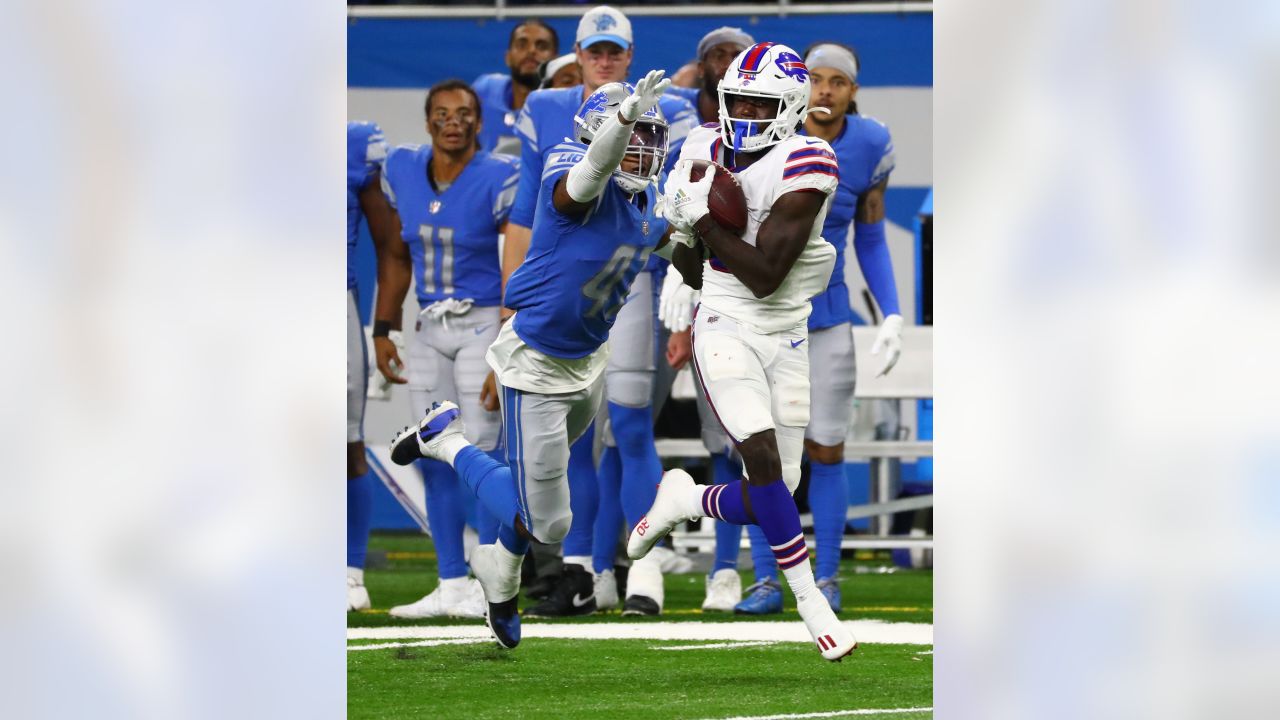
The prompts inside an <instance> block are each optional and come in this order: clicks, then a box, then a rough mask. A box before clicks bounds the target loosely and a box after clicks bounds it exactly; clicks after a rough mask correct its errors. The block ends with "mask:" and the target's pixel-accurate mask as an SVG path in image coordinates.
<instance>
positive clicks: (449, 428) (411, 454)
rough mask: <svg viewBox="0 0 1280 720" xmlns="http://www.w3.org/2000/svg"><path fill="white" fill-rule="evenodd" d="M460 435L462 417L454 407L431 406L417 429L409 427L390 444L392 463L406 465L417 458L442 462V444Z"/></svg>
mask: <svg viewBox="0 0 1280 720" xmlns="http://www.w3.org/2000/svg"><path fill="white" fill-rule="evenodd" d="M461 434H462V415H461V411H460V410H458V405H457V403H452V402H449V401H448V400H445V401H443V402H433V403H431V407H429V408H427V414H426V415H425V416H423V418H422V420H421V421H420V422H419V423H418V424H417V426H416V427H415V426H412V425H411V426H409V427H407V428H405V429H404V430H402V431H400V434H399V435H397V436H396V438H395V439H394V440H392V441H391V460H392V462H394V463H395V464H397V465H408V464H409V463H412V462H413V461H414V460H417V459H418V458H433V459H436V460H443V459H444V458H443V457H442V456H441V448H442V445H443V443H444V440H445V439H446V438H448V437H451V436H454V435H461Z"/></svg>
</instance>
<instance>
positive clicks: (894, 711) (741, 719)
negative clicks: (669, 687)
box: [722, 707, 933, 720]
mask: <svg viewBox="0 0 1280 720" xmlns="http://www.w3.org/2000/svg"><path fill="white" fill-rule="evenodd" d="M922 712H933V708H932V707H917V708H864V709H861V710H832V711H830V712H813V713H797V714H794V715H742V716H738V717H731V718H723V719H722V720H800V718H831V717H850V716H852V715H902V714H904V713H922Z"/></svg>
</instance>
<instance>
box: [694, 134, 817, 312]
mask: <svg viewBox="0 0 1280 720" xmlns="http://www.w3.org/2000/svg"><path fill="white" fill-rule="evenodd" d="M724 155H725V153H724V151H723V143H722V142H721V140H720V126H719V125H703V126H702V127H699V128H698V129H696V130H694V131H693V132H690V133H689V137H688V139H686V140H685V143H684V147H683V148H681V150H680V159H681V160H685V159H693V160H711V161H713V162H717V163H719V164H721V165H725V162H724V158H723V156H724ZM730 169H732V168H730ZM734 174H735V175H736V176H737V178H738V183H739V184H741V185H742V190H743V192H744V193H745V194H746V197H747V232H746V233H745V234H744V235H743V236H742V239H743V240H744V241H746V242H747V243H750V244H751V245H755V244H756V233H758V232H759V231H760V225H761V224H762V223H763V222H764V221H765V218H767V217H769V212H770V211H771V210H772V209H773V203H774V201H776V200H777V199H778V198H779V197H781V196H782V195H783V194H784V193H789V192H793V191H796V190H816V191H818V192H821V193H824V194H825V195H826V201H825V202H824V203H823V204H822V209H821V210H820V211H818V216H817V217H816V218H814V221H813V228H812V229H811V230H810V231H809V242H808V244H806V245H805V248H804V250H802V251H801V252H800V257H799V258H797V259H796V263H795V265H793V266H792V267H791V272H789V273H787V277H786V279H785V280H783V281H782V285H780V286H779V287H778V289H777V290H776V291H774V293H773V294H772V295H769V296H768V297H765V298H757V297H756V296H755V295H754V294H752V292H751V290H749V289H748V288H747V286H746V285H744V284H742V281H740V280H738V278H736V277H734V275H733V273H731V272H729V269H728V268H726V267H725V266H724V264H723V263H721V262H720V261H719V260H716V259H711V260H708V261H706V262H704V263H703V265H702V304H703V305H705V306H706V307H707V308H708V309H714V310H715V311H717V312H719V313H722V314H724V315H727V316H729V317H731V318H733V319H734V320H737V321H738V322H740V323H745V324H747V325H751V326H754V327H756V328H759V329H760V330H762V331H764V332H780V331H782V330H787V329H790V328H793V327H795V326H796V325H799V324H801V323H803V322H804V321H805V320H806V319H808V317H809V312H810V309H811V308H810V305H809V299H810V298H812V297H813V296H814V295H817V294H818V293H820V292H822V291H823V290H825V289H826V287H827V281H828V280H829V279H830V278H831V269H832V268H833V267H835V262H836V250H835V248H834V247H832V245H831V243H829V242H827V241H826V240H823V239H822V223H823V221H824V220H825V219H826V217H827V211H828V210H829V209H831V198H832V194H833V193H834V192H835V189H836V186H837V185H838V184H839V181H840V174H839V167H838V165H837V163H836V154H835V153H834V152H832V151H831V146H830V145H828V144H827V142H826V141H825V140H823V139H821V138H813V137H807V136H803V135H794V136H792V137H790V138H787V139H786V140H783V141H782V142H780V143H778V144H777V145H774V146H773V147H771V148H769V151H768V152H767V153H766V154H765V155H764V157H762V158H760V159H759V160H756V161H755V162H754V163H752V164H751V165H750V166H749V167H748V168H746V169H745V170H742V171H740V172H735V173H734Z"/></svg>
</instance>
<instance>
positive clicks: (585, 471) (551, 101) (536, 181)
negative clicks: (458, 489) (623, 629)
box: [503, 6, 697, 615]
mask: <svg viewBox="0 0 1280 720" xmlns="http://www.w3.org/2000/svg"><path fill="white" fill-rule="evenodd" d="M574 52H575V54H576V57H577V60H578V64H579V66H580V67H581V70H582V82H583V84H582V86H580V87H579V86H575V87H570V88H564V89H553V90H540V91H538V92H535V93H533V94H531V95H530V96H529V97H528V99H527V101H526V102H525V107H524V109H523V110H522V111H521V112H520V115H519V117H518V118H517V120H516V130H517V132H518V133H519V134H520V137H521V169H520V189H519V191H518V192H517V194H516V204H515V207H514V208H513V209H512V212H511V224H510V226H509V228H508V232H507V236H506V245H505V250H504V258H503V272H504V274H505V275H509V274H510V273H511V272H513V271H514V269H515V268H517V267H519V265H520V263H521V262H522V261H523V259H524V256H525V253H526V252H527V250H528V247H529V231H528V229H527V228H529V227H530V226H531V224H532V222H533V216H534V208H535V207H536V205H537V203H538V192H539V188H540V187H541V182H540V178H541V177H542V168H543V164H544V157H545V154H546V153H547V152H549V151H550V150H551V149H552V148H554V147H555V146H556V145H557V144H559V143H560V142H562V141H563V139H564V138H566V137H573V133H574V129H573V117H574V114H575V113H576V112H577V110H578V107H579V106H580V105H581V104H582V102H583V101H584V100H585V99H586V98H587V97H588V96H590V95H591V94H592V93H594V92H595V91H596V89H597V88H599V87H601V86H602V85H604V84H606V83H611V82H621V81H625V80H626V77H627V73H628V71H629V69H630V66H631V59H632V56H633V54H634V44H633V38H632V33H631V22H630V20H628V19H627V17H626V15H624V14H622V13H621V12H620V11H618V10H616V9H614V8H611V7H608V6H599V7H595V8H592V9H590V10H588V11H587V12H586V13H584V14H583V16H582V18H581V20H580V21H579V22H578V30H577V35H576V41H575V44H574ZM659 107H660V109H661V111H662V114H663V117H664V118H665V119H666V121H667V123H668V142H669V153H670V154H669V155H668V157H672V156H673V155H674V153H676V152H678V150H679V146H680V144H681V143H682V142H683V141H684V138H685V136H686V135H687V134H688V132H689V130H691V129H692V128H694V127H696V126H697V119H696V117H695V113H694V111H693V107H692V105H690V104H689V103H688V102H687V101H685V100H684V99H682V98H679V97H676V96H673V95H664V96H663V97H662V98H661V99H660V100H659ZM656 262H657V261H656V260H655V261H654V264H651V265H650V266H649V267H647V268H646V271H650V270H652V269H653V268H654V267H656ZM639 282H640V288H639V289H637V290H636V291H635V293H634V296H635V297H636V298H643V300H641V301H640V302H642V304H644V305H645V306H646V307H647V308H648V313H649V314H650V315H652V313H653V311H654V305H653V303H654V294H653V285H652V281H651V278H649V277H648V276H647V275H646V279H644V280H641V281H639ZM645 288H648V294H647V295H645V294H644V289H645ZM649 326H650V328H651V329H652V320H650V321H649ZM631 338H636V340H635V342H636V343H643V346H641V347H631V346H628V345H627V343H628V342H630V341H631V340H630V339H631ZM619 341H620V343H621V344H616V343H614V344H612V353H611V356H612V357H613V358H617V359H616V360H615V361H614V368H615V371H616V370H617V369H618V365H617V363H618V362H619V361H621V360H622V359H627V360H630V361H632V363H633V364H639V365H641V366H642V367H640V368H638V369H637V370H636V371H637V372H639V373H641V374H643V373H645V372H647V373H649V374H650V375H651V374H652V372H653V362H654V361H653V359H652V358H654V357H655V356H656V351H655V349H654V343H653V340H652V339H651V336H650V337H648V338H639V337H638V334H637V333H624V334H623V335H621V336H620V337H619ZM642 354H643V357H642V356H641V355H642ZM623 370H624V371H628V370H632V368H630V367H626V368H623ZM614 385H615V387H616V386H617V384H616V383H615V384H614ZM650 386H651V383H650ZM648 403H649V400H648V399H645V400H644V401H643V403H642V405H641V406H639V407H630V408H627V410H624V411H622V412H621V413H620V417H621V416H625V417H623V418H622V422H623V425H624V428H623V430H622V434H623V435H624V436H625V437H626V438H628V439H627V440H626V442H627V446H626V448H625V454H624V449H621V448H620V449H619V450H618V455H619V456H622V457H624V458H626V457H627V456H628V454H629V455H630V456H631V457H634V458H636V460H635V466H634V467H630V466H629V465H628V464H627V463H625V462H624V463H623V464H622V466H621V467H622V468H623V469H624V471H625V472H626V474H624V475H623V476H622V480H621V483H622V484H623V485H624V487H627V488H631V490H634V492H631V490H623V491H621V492H620V493H619V494H620V495H622V496H624V497H625V498H628V499H629V500H630V501H631V502H629V503H628V507H630V508H632V509H633V513H632V514H633V515H634V517H635V518H636V519H638V518H639V515H640V514H642V513H643V512H644V510H645V509H646V508H647V507H648V505H649V504H650V503H651V502H652V496H653V492H654V487H655V486H656V484H657V481H658V478H659V477H660V476H661V466H660V464H659V463H658V458H657V452H656V450H654V449H653V447H652V445H653V442H652V436H653V423H652V411H651V410H650V409H649V408H648ZM644 416H648V418H649V419H648V421H647V424H645V423H646V421H645V420H644V419H643V418H644ZM641 424H645V427H646V428H647V437H648V441H647V444H648V447H647V448H646V447H644V446H643V443H644V441H641V444H639V445H633V444H631V441H630V438H632V437H637V436H640V437H643V436H645V433H646V431H645V430H643V429H640V425H641ZM593 445H594V437H593V436H592V435H590V434H584V435H583V436H582V437H581V438H579V439H578V441H577V443H576V444H575V445H574V447H573V451H572V453H571V460H570V470H569V479H570V483H571V484H572V485H573V487H574V489H575V492H576V493H577V495H578V497H581V498H583V499H584V500H583V502H584V503H585V499H586V498H588V497H589V496H590V494H591V493H592V492H593V490H588V489H587V484H588V483H590V484H591V486H592V487H593V488H595V486H596V485H597V483H598V482H599V481H598V479H597V475H596V469H595V463H594V457H593ZM616 465H617V463H616V461H615V460H614V459H612V458H611V459H610V467H615V466H616ZM609 472H610V470H606V478H605V482H606V483H609V486H608V487H606V488H605V489H604V493H605V495H606V497H609V496H611V495H612V492H611V489H612V483H613V481H611V480H610V476H609V475H608V473H609ZM579 488H581V489H580V490H579ZM594 492H595V493H596V494H598V493H599V492H600V491H599V490H594ZM612 507H613V503H612V502H611V504H610V510H609V513H610V515H609V516H608V517H606V518H605V521H606V522H607V523H608V526H609V527H616V528H618V529H615V530H613V531H612V532H613V534H614V536H613V538H612V539H611V540H610V543H611V545H610V546H611V547H613V546H615V545H616V542H617V539H616V538H617V536H618V535H620V534H621V532H620V530H621V525H620V523H618V522H617V521H616V520H614V519H613V518H616V511H613V510H612ZM596 510H597V508H596V507H592V508H590V509H589V510H588V509H587V508H585V507H584V508H582V512H578V511H577V510H576V509H575V516H574V517H575V524H574V527H573V528H572V529H571V531H570V533H569V536H568V537H567V538H566V539H565V543H566V545H567V547H565V548H564V555H565V572H564V574H563V576H562V580H561V583H560V585H559V586H558V587H556V588H553V590H552V594H553V595H554V596H555V597H554V598H552V597H551V596H549V597H548V598H547V601H548V602H547V603H546V604H540V605H538V606H535V607H534V608H530V612H533V611H534V610H535V609H536V610H537V611H539V612H540V613H543V614H547V615H550V614H554V613H555V612H556V610H557V608H562V609H568V610H573V609H576V608H571V607H569V606H568V605H566V602H565V601H566V599H570V600H571V599H572V597H574V596H575V595H578V594H579V592H580V586H581V585H582V583H583V582H584V580H583V577H584V576H583V575H582V574H581V573H579V572H578V571H577V570H576V569H575V570H573V571H572V572H571V571H570V570H569V566H570V565H574V566H580V567H582V568H583V571H584V572H586V570H587V568H588V567H591V566H593V564H594V563H593V561H592V560H591V556H592V542H593V540H592V535H593V533H594V534H595V536H596V537H600V536H601V532H600V531H599V530H596V529H595V527H594V526H595V524H596V521H597V518H596ZM624 514H625V513H624ZM595 556H596V559H597V560H599V559H600V557H601V553H599V552H597V553H595ZM609 566H610V567H611V566H612V555H611V554H610V555H609ZM605 569H608V568H605ZM633 572H634V569H633ZM589 576H590V573H588V574H587V577H589ZM640 579H641V582H640V584H639V585H637V586H635V587H636V588H637V592H638V591H644V592H645V593H647V594H646V595H645V596H644V597H647V598H648V599H649V601H650V602H639V601H637V602H639V605H640V606H643V608H645V609H652V608H653V607H654V606H657V607H658V608H660V607H661V603H662V596H661V593H662V583H661V572H660V571H657V570H654V569H651V568H644V567H642V568H641V570H640ZM646 581H647V582H646ZM610 582H611V579H609V578H607V577H606V578H605V579H603V580H602V582H601V585H602V587H606V588H607V587H608V586H609V583H610ZM593 592H594V590H593ZM628 594H633V588H632V580H631V579H629V581H628ZM614 595H615V596H616V591H615V593H614ZM615 602H616V600H615ZM635 604H636V603H633V605H635Z"/></svg>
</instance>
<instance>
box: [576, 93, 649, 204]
mask: <svg viewBox="0 0 1280 720" xmlns="http://www.w3.org/2000/svg"><path fill="white" fill-rule="evenodd" d="M632 127H633V125H632V124H625V125H624V124H623V123H621V122H619V121H618V114H617V113H611V114H610V115H609V117H607V118H605V121H604V122H603V123H601V124H600V128H599V129H598V130H596V135H595V138H594V139H592V141H591V144H590V145H588V146H587V152H586V154H585V155H583V156H582V159H581V160H579V161H578V162H576V163H574V165H573V167H572V168H570V169H569V177H567V178H565V190H568V191H569V197H571V198H573V199H574V200H576V201H577V202H580V203H582V202H587V201H588V200H591V199H592V198H595V197H596V196H598V195H599V194H600V192H601V191H602V190H604V187H605V185H606V184H607V183H608V182H609V177H610V176H611V175H613V171H614V170H617V169H618V163H621V162H622V156H623V155H624V154H625V153H626V152H627V141H628V140H630V139H631V128H632Z"/></svg>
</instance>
